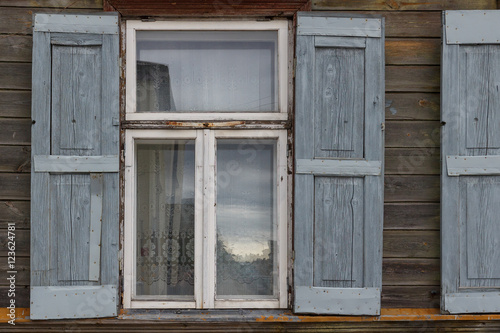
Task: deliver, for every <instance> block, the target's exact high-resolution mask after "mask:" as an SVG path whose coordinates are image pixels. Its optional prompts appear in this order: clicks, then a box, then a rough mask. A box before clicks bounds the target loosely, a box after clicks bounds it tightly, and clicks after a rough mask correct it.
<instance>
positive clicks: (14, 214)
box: [0, 0, 102, 308]
mask: <svg viewBox="0 0 500 333" xmlns="http://www.w3.org/2000/svg"><path fill="white" fill-rule="evenodd" d="M97 10H102V0H78V1H75V0H36V1H33V0H0V295H2V296H0V307H5V306H7V305H8V303H7V302H8V301H9V298H7V297H6V295H7V292H6V290H7V289H8V288H7V280H6V278H7V258H6V256H7V249H6V246H7V223H9V222H15V223H16V269H17V279H16V284H17V292H16V306H17V307H19V308H22V307H25V308H27V307H29V289H28V286H29V280H30V274H29V251H30V246H29V241H30V230H29V226H30V220H29V218H30V216H29V214H30V202H29V200H30V174H29V172H30V168H31V165H30V156H31V150H30V144H31V119H30V118H31V48H32V26H31V20H32V15H33V13H61V12H90V11H97Z"/></svg>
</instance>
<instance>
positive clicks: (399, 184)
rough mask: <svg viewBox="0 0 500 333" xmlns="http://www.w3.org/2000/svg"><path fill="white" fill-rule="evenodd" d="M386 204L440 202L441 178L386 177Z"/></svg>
mask: <svg viewBox="0 0 500 333" xmlns="http://www.w3.org/2000/svg"><path fill="white" fill-rule="evenodd" d="M384 180H385V187H384V189H385V190H384V196H385V198H384V200H385V202H439V199H440V190H439V176H414V175H408V176H392V175H390V176H389V175H388V176H385V177H384Z"/></svg>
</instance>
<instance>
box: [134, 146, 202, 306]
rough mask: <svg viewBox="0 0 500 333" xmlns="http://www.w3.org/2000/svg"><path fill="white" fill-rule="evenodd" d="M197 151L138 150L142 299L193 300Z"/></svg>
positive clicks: (188, 148)
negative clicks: (195, 162)
mask: <svg viewBox="0 0 500 333" xmlns="http://www.w3.org/2000/svg"><path fill="white" fill-rule="evenodd" d="M194 146H195V145H194V141H193V140H187V141H183V140H165V141H164V142H163V143H161V144H144V143H141V144H138V145H137V174H136V177H137V188H136V191H137V192H136V194H137V199H136V200H137V217H136V219H137V225H136V230H137V236H136V244H137V248H136V292H135V296H136V297H138V298H159V299H168V300H194V261H195V260H197V259H196V258H195V257H194V243H195V240H194V193H195V190H194V169H195V167H194V165H195V164H194V161H195V150H194Z"/></svg>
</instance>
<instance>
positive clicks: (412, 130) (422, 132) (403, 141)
mask: <svg viewBox="0 0 500 333" xmlns="http://www.w3.org/2000/svg"><path fill="white" fill-rule="evenodd" d="M440 127H441V126H440V123H439V122H438V121H388V122H386V124H385V146H386V148H389V147H390V148H406V147H412V148H417V147H419V148H420V147H439V140H440V138H439V132H440Z"/></svg>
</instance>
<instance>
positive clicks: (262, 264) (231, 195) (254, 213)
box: [216, 140, 277, 299]
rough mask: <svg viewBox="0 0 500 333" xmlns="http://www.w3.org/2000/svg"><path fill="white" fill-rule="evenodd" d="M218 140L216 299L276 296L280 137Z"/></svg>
mask: <svg viewBox="0 0 500 333" xmlns="http://www.w3.org/2000/svg"><path fill="white" fill-rule="evenodd" d="M217 142H218V143H217V206H216V225H217V248H216V256H217V267H216V271H217V281H216V294H217V299H231V298H233V299H234V298H239V297H241V296H242V295H244V296H245V298H275V297H276V292H277V290H276V289H277V288H276V285H277V281H276V277H277V248H276V229H275V225H276V221H275V220H276V212H275V207H276V185H275V184H276V171H275V170H276V167H275V163H276V162H275V161H276V141H275V140H218V141H217ZM252 296H253V297H252Z"/></svg>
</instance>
